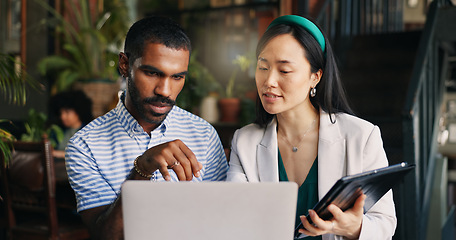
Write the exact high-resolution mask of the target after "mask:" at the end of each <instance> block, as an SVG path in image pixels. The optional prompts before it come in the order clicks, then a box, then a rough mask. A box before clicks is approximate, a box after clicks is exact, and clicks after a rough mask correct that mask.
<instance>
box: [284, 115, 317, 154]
mask: <svg viewBox="0 0 456 240" xmlns="http://www.w3.org/2000/svg"><path fill="white" fill-rule="evenodd" d="M316 120H317V118H315V119H314V120H313V121H312V123H311V124H310V126H309V128H308V129H307V130H306V131H305V132H304V134H303V135H302V139H301V140H300V141H299V142H298V144H297V145H295V146H293V144H291V143H290V142H289V141H288V139H286V138H285V137H284V136H283V135H280V134H278V135H280V137H281V138H282V139H283V140H285V141H286V142H287V143H288V145H290V146H291V151H292V152H294V153H295V152H297V151H298V147H299V146H300V145H301V143H302V141H304V137H305V136H306V135H307V133H308V132H309V131H310V129H312V127H313V125H314V123H315V121H316Z"/></svg>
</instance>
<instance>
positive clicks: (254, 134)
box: [233, 123, 265, 141]
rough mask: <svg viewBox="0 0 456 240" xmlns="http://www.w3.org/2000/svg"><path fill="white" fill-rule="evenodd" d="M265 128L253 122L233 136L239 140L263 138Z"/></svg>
mask: <svg viewBox="0 0 456 240" xmlns="http://www.w3.org/2000/svg"><path fill="white" fill-rule="evenodd" d="M264 132H265V129H264V128H262V127H260V126H259V125H258V124H255V123H251V124H249V125H246V126H244V127H242V128H240V129H238V130H236V132H235V133H234V136H233V138H236V139H237V140H241V139H250V141H251V140H252V139H261V138H262V137H263V135H264Z"/></svg>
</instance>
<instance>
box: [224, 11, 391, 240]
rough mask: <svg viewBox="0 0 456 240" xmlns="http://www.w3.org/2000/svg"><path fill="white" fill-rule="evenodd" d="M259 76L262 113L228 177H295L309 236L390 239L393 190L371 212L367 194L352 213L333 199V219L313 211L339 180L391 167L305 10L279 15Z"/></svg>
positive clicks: (234, 152)
mask: <svg viewBox="0 0 456 240" xmlns="http://www.w3.org/2000/svg"><path fill="white" fill-rule="evenodd" d="M255 81H256V85H257V90H258V101H257V117H256V120H255V122H254V123H252V124H250V125H247V126H245V127H243V128H241V129H239V130H237V131H236V132H235V134H234V136H233V140H232V147H231V155H230V169H229V171H228V176H227V180H228V181H238V182H260V181H263V182H271V181H272V182H278V181H293V182H296V183H297V184H298V186H299V190H298V203H297V213H296V226H298V225H299V224H300V223H302V224H303V226H304V228H303V229H300V230H299V232H300V233H303V234H305V235H308V236H314V237H315V236H317V238H319V239H340V238H342V237H345V238H349V239H391V238H392V236H393V234H394V231H395V228H396V216H395V209H394V203H393V198H392V192H391V191H389V192H388V193H387V194H386V195H385V196H384V197H383V198H381V199H380V200H379V201H378V202H377V203H376V204H375V205H374V206H373V207H372V208H371V209H370V210H369V211H368V212H366V213H365V214H363V206H364V199H365V195H362V196H360V197H359V198H358V199H357V201H356V202H355V204H354V206H353V207H352V208H350V209H348V210H346V211H342V210H341V209H340V208H338V207H336V206H335V205H330V206H329V207H328V210H329V211H330V212H331V213H332V214H333V216H334V217H333V218H332V219H330V220H328V221H324V220H322V219H321V218H320V217H319V216H318V215H317V214H316V213H315V212H314V211H312V210H308V209H311V208H312V207H313V206H314V205H315V204H316V203H317V202H318V200H319V199H321V198H322V197H323V196H324V195H325V194H326V192H328V191H329V189H330V188H331V187H332V185H333V184H334V183H335V182H336V181H337V180H338V179H339V178H341V177H343V176H346V175H352V174H356V173H360V172H364V171H368V170H371V169H376V168H380V167H385V166H387V165H388V159H387V157H386V154H385V151H384V149H383V143H382V139H381V135H380V130H379V128H378V127H377V126H375V125H373V124H371V123H369V122H367V121H365V120H362V119H360V118H357V117H355V116H353V113H352V111H351V109H350V107H349V104H348V103H347V99H346V97H345V93H344V90H343V87H342V83H341V80H340V78H339V74H338V69H337V65H336V62H335V58H334V55H333V52H332V49H331V46H330V44H329V42H328V41H327V39H326V38H325V37H324V35H323V33H322V32H321V31H320V29H319V28H318V27H317V26H316V25H315V24H314V23H313V22H311V21H309V20H308V19H306V18H303V17H300V16H295V15H288V16H282V17H279V18H277V19H275V20H274V21H273V22H272V23H271V24H270V26H269V27H268V29H267V30H266V32H265V34H264V35H263V36H262V38H261V39H260V41H259V43H258V46H257V68H256V73H255ZM307 214H309V215H310V217H311V219H312V222H313V224H310V223H309V222H308V221H307V219H306V218H305V217H304V215H307Z"/></svg>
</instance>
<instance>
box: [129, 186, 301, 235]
mask: <svg viewBox="0 0 456 240" xmlns="http://www.w3.org/2000/svg"><path fill="white" fill-rule="evenodd" d="M297 190H298V186H297V184H296V183H293V182H280V183H232V182H202V183H193V182H179V183H172V182H164V183H163V182H162V183H157V182H149V181H126V182H125V183H124V184H123V186H122V206H123V218H124V231H125V239H127V240H133V239H135V240H138V239H161V240H168V239H173V240H174V239H187V240H193V239H195V240H196V239H198V240H206V239H207V240H209V239H211V240H214V239H218V240H224V239H226V240H228V239H229V240H233V239H236V240H244V239H245V240H252V239H271V240H277V239H293V230H294V224H295V215H296V201H297Z"/></svg>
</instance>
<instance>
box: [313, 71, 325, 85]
mask: <svg viewBox="0 0 456 240" xmlns="http://www.w3.org/2000/svg"><path fill="white" fill-rule="evenodd" d="M322 75H323V71H322V70H321V69H318V71H316V72H314V73H312V86H314V87H315V86H317V84H318V83H319V82H320V79H321V76H322Z"/></svg>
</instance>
